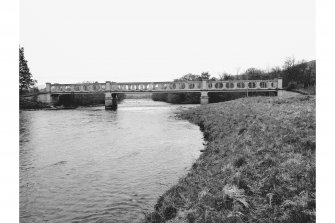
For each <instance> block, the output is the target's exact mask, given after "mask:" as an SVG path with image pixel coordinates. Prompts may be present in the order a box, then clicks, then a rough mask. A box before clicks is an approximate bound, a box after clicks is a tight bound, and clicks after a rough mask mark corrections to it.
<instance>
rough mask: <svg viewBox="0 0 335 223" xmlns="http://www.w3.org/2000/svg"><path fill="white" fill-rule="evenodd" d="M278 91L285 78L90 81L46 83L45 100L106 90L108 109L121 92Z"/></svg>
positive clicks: (205, 100) (205, 98) (203, 99)
mask: <svg viewBox="0 0 335 223" xmlns="http://www.w3.org/2000/svg"><path fill="white" fill-rule="evenodd" d="M247 91H248V92H269V91H270V92H271V91H272V92H277V95H278V96H279V97H280V96H281V94H282V79H281V78H278V79H274V80H233V81H216V80H215V81H211V80H204V81H180V82H111V81H106V82H105V83H91V84H51V83H46V88H45V93H44V100H43V101H44V102H46V103H49V104H52V103H53V102H54V101H55V100H57V96H59V95H63V94H90V93H98V92H100V93H104V94H105V108H106V109H116V107H117V94H118V93H127V94H129V93H131V94H136V93H144V92H151V93H182V92H184V93H185V92H200V93H201V96H200V101H201V104H207V103H208V98H209V97H208V93H209V92H247Z"/></svg>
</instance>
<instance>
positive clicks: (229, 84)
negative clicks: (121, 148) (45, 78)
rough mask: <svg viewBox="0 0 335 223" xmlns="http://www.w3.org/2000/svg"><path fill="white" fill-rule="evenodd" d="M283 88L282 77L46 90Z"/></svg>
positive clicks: (50, 86)
mask: <svg viewBox="0 0 335 223" xmlns="http://www.w3.org/2000/svg"><path fill="white" fill-rule="evenodd" d="M281 88H282V79H275V80H233V81H181V82H118V83H116V82H109V81H107V82H106V83H87V84H86V83H84V84H50V83H47V87H46V91H47V92H52V93H67V92H68V93H70V92H73V93H76V92H88V93H89V92H105V91H113V92H137V91H138V92H143V91H144V92H175V91H180V92H183V91H188V92H192V91H195V92H199V91H204V90H205V91H236V90H247V89H250V90H276V89H281Z"/></svg>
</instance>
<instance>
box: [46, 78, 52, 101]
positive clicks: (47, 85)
mask: <svg viewBox="0 0 335 223" xmlns="http://www.w3.org/2000/svg"><path fill="white" fill-rule="evenodd" d="M45 91H46V92H47V94H46V95H45V97H46V103H47V104H49V105H52V98H51V83H45Z"/></svg>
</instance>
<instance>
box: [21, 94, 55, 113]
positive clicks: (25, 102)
mask: <svg viewBox="0 0 335 223" xmlns="http://www.w3.org/2000/svg"><path fill="white" fill-rule="evenodd" d="M19 101H20V105H19V108H20V110H23V109H45V108H51V106H50V105H48V104H45V103H42V102H38V101H36V100H29V99H26V98H24V97H20V99H19Z"/></svg>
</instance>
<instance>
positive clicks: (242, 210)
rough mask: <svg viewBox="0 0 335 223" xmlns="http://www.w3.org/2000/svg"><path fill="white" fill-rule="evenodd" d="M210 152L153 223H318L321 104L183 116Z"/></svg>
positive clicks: (255, 101)
mask: <svg viewBox="0 0 335 223" xmlns="http://www.w3.org/2000/svg"><path fill="white" fill-rule="evenodd" d="M180 117H181V118H184V119H187V120H190V121H191V122H193V123H195V124H197V125H199V126H200V127H201V129H202V131H203V133H204V137H205V139H206V141H207V145H206V149H205V150H204V152H203V153H202V155H201V156H200V157H199V159H198V160H197V161H196V162H195V163H194V164H193V166H192V168H191V170H190V172H189V173H188V174H187V175H186V176H185V177H184V178H182V179H180V180H179V182H178V183H177V184H176V185H175V186H173V187H172V188H170V189H169V190H168V191H167V192H165V193H164V194H163V195H162V196H161V197H160V198H159V199H158V201H157V204H156V205H155V211H154V212H153V213H151V214H148V215H147V216H146V219H145V222H165V221H167V220H169V222H315V146H316V145H315V128H316V126H315V97H314V96H298V97H294V98H285V99H279V98H277V97H270V98H269V97H254V98H242V99H238V100H235V101H229V102H224V103H217V104H209V105H206V106H200V107H197V108H191V109H190V110H186V111H183V112H182V113H181V114H180Z"/></svg>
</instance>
